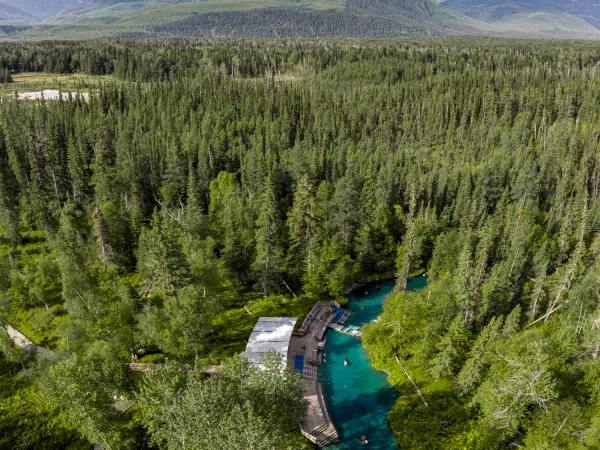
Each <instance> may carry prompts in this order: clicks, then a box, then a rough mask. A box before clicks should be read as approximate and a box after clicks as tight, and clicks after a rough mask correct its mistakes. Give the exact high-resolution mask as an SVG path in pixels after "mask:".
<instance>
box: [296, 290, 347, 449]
mask: <svg viewBox="0 0 600 450" xmlns="http://www.w3.org/2000/svg"><path fill="white" fill-rule="evenodd" d="M340 311H342V312H340ZM349 316H350V313H349V312H348V311H343V310H341V308H340V305H339V303H333V302H317V304H316V305H315V306H314V307H313V309H312V310H311V311H310V313H309V314H308V315H307V316H306V318H305V320H304V322H303V323H302V325H301V326H300V328H299V329H298V330H297V332H295V333H294V335H293V336H292V338H291V340H290V347H289V350H288V365H289V367H294V360H295V357H296V356H297V355H303V356H304V365H303V369H302V380H303V382H304V399H305V400H306V401H307V403H308V412H307V414H306V416H305V417H303V418H302V419H301V420H300V429H301V431H302V434H303V435H304V436H305V437H306V438H307V439H309V440H310V441H311V442H313V443H314V444H316V445H318V446H319V447H327V446H330V445H331V444H334V443H336V442H338V441H339V435H338V432H337V430H336V429H335V426H334V425H333V422H332V421H331V418H330V417H329V413H328V411H327V405H326V403H325V396H324V394H323V386H322V380H321V375H320V373H321V370H320V366H321V364H322V363H323V362H324V361H323V356H324V353H323V351H324V349H325V341H326V339H325V337H324V336H325V332H326V331H327V328H328V327H331V326H332V325H334V326H339V327H341V328H345V327H344V326H343V325H341V324H339V323H340V322H341V323H344V322H345V321H346V320H347V319H348V317H349ZM336 317H337V322H338V323H332V320H333V319H334V318H336Z"/></svg>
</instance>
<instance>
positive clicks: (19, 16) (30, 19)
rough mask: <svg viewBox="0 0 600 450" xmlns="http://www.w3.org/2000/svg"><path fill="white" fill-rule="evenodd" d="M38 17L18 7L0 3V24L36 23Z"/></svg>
mask: <svg viewBox="0 0 600 450" xmlns="http://www.w3.org/2000/svg"><path fill="white" fill-rule="evenodd" d="M36 22H39V19H38V18H37V17H35V16H33V15H31V14H29V13H27V12H25V11H23V10H21V9H19V8H15V7H14V6H10V5H6V4H4V3H0V24H8V23H15V24H17V23H20V24H23V23H28V24H29V23H36Z"/></svg>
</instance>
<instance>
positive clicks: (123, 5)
mask: <svg viewBox="0 0 600 450" xmlns="http://www.w3.org/2000/svg"><path fill="white" fill-rule="evenodd" d="M187 2H188V1H186V0H141V1H140V0H97V1H95V2H93V3H91V4H88V5H84V6H80V7H76V8H71V9H67V10H65V11H62V12H61V13H59V14H57V15H56V16H53V17H50V18H48V19H47V20H46V22H45V23H47V24H62V25H66V24H73V23H76V22H81V21H84V20H89V19H96V18H99V17H119V16H122V15H123V14H127V13H131V12H136V11H143V10H146V9H154V8H158V7H161V6H170V5H174V4H181V3H187Z"/></svg>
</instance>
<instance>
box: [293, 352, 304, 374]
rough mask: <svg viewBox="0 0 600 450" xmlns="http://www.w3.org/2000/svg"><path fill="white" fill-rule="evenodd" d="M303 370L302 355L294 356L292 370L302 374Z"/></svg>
mask: <svg viewBox="0 0 600 450" xmlns="http://www.w3.org/2000/svg"><path fill="white" fill-rule="evenodd" d="M303 369H304V355H296V357H295V358H294V370H297V371H298V372H300V373H302V370H303Z"/></svg>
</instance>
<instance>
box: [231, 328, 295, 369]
mask: <svg viewBox="0 0 600 450" xmlns="http://www.w3.org/2000/svg"><path fill="white" fill-rule="evenodd" d="M297 320H298V319H296V318H293V317H261V318H259V319H258V322H256V325H255V326H254V329H253V330H252V333H251V334H250V338H249V339H248V344H247V345H246V351H244V352H243V353H242V356H245V357H246V358H247V359H248V361H250V362H251V363H253V364H258V365H260V362H261V360H262V357H263V355H264V354H265V352H267V351H269V350H276V351H277V352H279V354H281V355H282V356H283V360H284V361H287V354H288V348H289V346H290V338H291V337H292V331H294V325H295V324H296V321H297Z"/></svg>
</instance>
